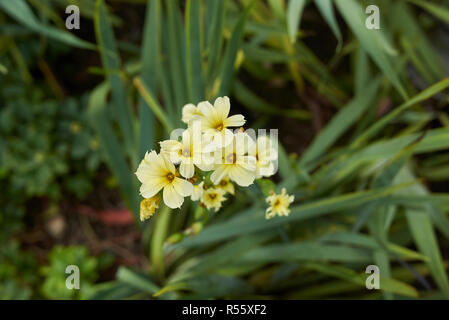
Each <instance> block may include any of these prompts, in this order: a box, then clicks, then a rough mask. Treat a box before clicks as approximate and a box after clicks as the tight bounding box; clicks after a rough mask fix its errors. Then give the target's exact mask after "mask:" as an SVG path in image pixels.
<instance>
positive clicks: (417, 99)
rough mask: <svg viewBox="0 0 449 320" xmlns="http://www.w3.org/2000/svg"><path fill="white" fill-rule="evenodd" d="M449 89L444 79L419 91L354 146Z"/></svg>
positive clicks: (370, 129)
mask: <svg viewBox="0 0 449 320" xmlns="http://www.w3.org/2000/svg"><path fill="white" fill-rule="evenodd" d="M448 87H449V79H444V80H442V81H440V82H438V83H436V84H434V85H432V86H430V87H429V88H427V89H425V90H423V91H421V92H420V93H419V94H417V95H416V96H414V97H413V98H411V99H409V100H407V101H406V102H405V103H403V104H402V105H400V106H399V107H397V108H396V109H394V110H393V111H391V112H390V113H388V114H387V115H386V116H384V117H383V118H382V119H380V120H379V121H377V122H376V123H374V124H373V125H372V126H371V127H370V128H369V129H368V130H366V131H365V132H364V133H363V134H361V135H360V136H359V137H358V138H357V140H356V141H355V142H354V146H359V145H360V144H362V143H363V142H364V141H366V140H368V139H369V138H371V137H373V136H374V135H375V134H376V133H378V132H379V131H380V130H381V129H382V128H384V127H385V126H386V125H387V124H388V123H390V122H391V121H392V120H393V119H394V118H396V117H397V116H398V115H399V114H401V113H402V112H403V111H404V110H406V109H408V108H410V107H412V106H414V105H416V104H418V103H421V102H422V101H424V100H426V99H429V98H430V97H432V96H434V95H435V94H437V93H439V92H441V91H443V90H445V89H446V88H448Z"/></svg>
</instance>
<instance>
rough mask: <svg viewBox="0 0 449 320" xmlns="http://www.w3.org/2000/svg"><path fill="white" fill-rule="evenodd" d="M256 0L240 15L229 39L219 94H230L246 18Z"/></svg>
mask: <svg viewBox="0 0 449 320" xmlns="http://www.w3.org/2000/svg"><path fill="white" fill-rule="evenodd" d="M254 3H255V0H253V1H251V3H250V4H249V5H248V6H247V7H246V8H245V11H243V13H242V14H241V15H240V17H239V19H238V21H237V23H236V25H235V26H234V28H233V30H232V35H231V39H230V40H229V42H228V44H227V47H226V52H225V55H224V57H223V60H224V61H223V65H222V71H221V77H220V78H221V84H220V89H219V94H218V95H219V96H225V95H228V94H229V91H230V89H231V82H232V77H233V75H234V63H235V58H236V56H237V51H238V49H239V48H240V44H241V42H242V37H243V31H244V26H245V21H246V18H247V17H248V14H249V11H250V10H251V8H252V7H253V5H254Z"/></svg>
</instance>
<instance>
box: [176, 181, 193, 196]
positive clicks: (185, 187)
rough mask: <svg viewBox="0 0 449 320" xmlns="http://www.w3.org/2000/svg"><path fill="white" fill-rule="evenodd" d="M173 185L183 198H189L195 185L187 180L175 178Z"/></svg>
mask: <svg viewBox="0 0 449 320" xmlns="http://www.w3.org/2000/svg"><path fill="white" fill-rule="evenodd" d="M172 185H173V186H174V187H175V191H176V192H177V193H178V194H180V195H181V196H184V197H188V196H190V195H191V194H192V192H193V184H191V183H190V182H189V181H187V180H184V179H181V178H175V180H173V183H172Z"/></svg>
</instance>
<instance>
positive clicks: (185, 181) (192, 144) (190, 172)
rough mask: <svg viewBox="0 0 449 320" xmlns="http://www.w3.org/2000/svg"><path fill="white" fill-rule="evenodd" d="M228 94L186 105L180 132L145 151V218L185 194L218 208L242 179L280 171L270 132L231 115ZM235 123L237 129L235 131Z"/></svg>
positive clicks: (250, 181) (246, 182) (142, 190)
mask: <svg viewBox="0 0 449 320" xmlns="http://www.w3.org/2000/svg"><path fill="white" fill-rule="evenodd" d="M230 107H231V105H230V101H229V98H228V97H220V98H217V99H216V100H215V102H214V104H213V105H212V104H211V103H209V102H207V101H203V102H200V103H199V104H198V105H197V106H195V105H193V104H188V105H186V106H184V108H183V110H182V121H183V122H184V123H186V124H187V128H186V129H184V130H183V131H182V134H180V136H179V138H178V137H176V138H173V139H170V140H165V141H162V142H160V153H157V152H156V151H154V150H153V151H150V152H147V153H146V154H145V157H144V159H143V160H142V161H141V163H140V164H139V167H138V169H137V171H136V175H137V178H138V179H139V181H140V182H141V183H142V185H141V187H140V193H141V195H142V196H143V197H144V198H145V199H144V200H143V201H142V203H141V217H140V218H141V220H142V221H143V220H145V219H148V218H149V217H151V216H152V215H153V214H154V212H155V210H156V209H157V208H158V206H159V201H160V199H161V196H160V192H161V190H162V199H163V202H164V203H165V205H167V206H168V207H170V208H172V209H174V208H179V207H181V205H182V204H183V202H184V198H185V197H190V198H191V200H192V201H200V204H201V205H202V206H203V207H205V208H207V209H208V210H211V209H214V210H215V211H218V210H219V209H220V208H221V206H222V203H223V202H224V201H225V200H226V199H227V197H226V196H227V195H228V194H230V195H234V193H235V186H234V184H237V185H239V186H242V187H247V186H249V185H251V184H253V183H254V180H255V179H258V178H262V177H269V176H271V175H273V174H274V173H275V171H276V169H275V162H276V161H277V152H276V150H275V149H274V147H273V143H272V141H271V140H270V139H269V137H267V136H261V137H259V138H257V139H255V138H253V137H251V136H250V135H249V134H248V133H247V132H245V131H244V129H243V128H242V126H243V125H244V124H245V122H246V120H245V118H244V117H243V115H240V114H238V115H232V116H230V115H229V112H230ZM233 129H234V131H233Z"/></svg>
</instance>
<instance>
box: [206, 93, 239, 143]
mask: <svg viewBox="0 0 449 320" xmlns="http://www.w3.org/2000/svg"><path fill="white" fill-rule="evenodd" d="M198 108H199V109H200V111H201V113H202V114H203V115H202V116H199V117H198V119H199V120H200V121H201V128H202V131H203V133H204V135H205V136H206V138H207V139H211V140H212V141H213V143H214V144H215V145H216V146H217V147H223V146H226V145H228V144H229V143H231V142H232V131H231V130H230V129H229V128H230V127H240V126H243V125H244V124H245V122H246V120H245V118H244V117H243V116H242V115H241V114H236V115H233V116H230V117H228V116H229V110H230V108H231V104H230V102H229V98H228V97H220V98H217V99H216V100H215V102H214V105H212V104H210V103H209V102H207V101H203V102H200V103H199V104H198Z"/></svg>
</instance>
